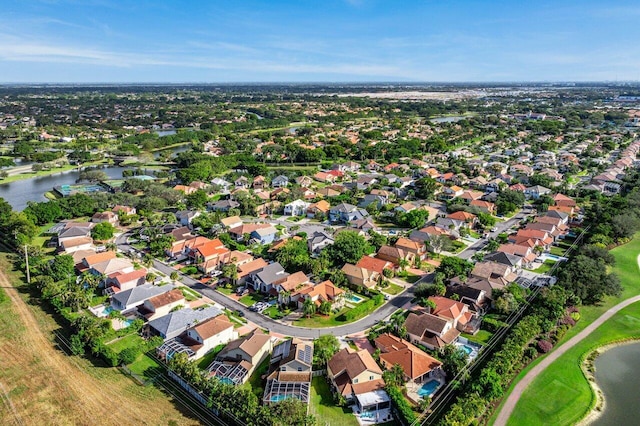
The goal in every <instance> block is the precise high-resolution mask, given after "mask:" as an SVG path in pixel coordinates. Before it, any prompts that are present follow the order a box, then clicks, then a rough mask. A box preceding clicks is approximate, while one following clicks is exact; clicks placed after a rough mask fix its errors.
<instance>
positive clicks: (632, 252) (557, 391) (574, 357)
mask: <svg viewBox="0 0 640 426" xmlns="http://www.w3.org/2000/svg"><path fill="white" fill-rule="evenodd" d="M611 253H612V254H613V255H614V256H615V258H616V265H615V266H614V270H615V272H616V273H617V274H618V276H619V277H620V280H621V282H622V285H623V287H624V291H623V293H622V296H621V297H619V298H613V297H608V298H607V299H605V301H604V302H603V303H602V304H601V305H600V306H584V307H581V308H580V313H581V316H582V319H581V320H580V321H578V323H577V324H576V326H575V327H573V328H572V329H571V330H569V332H567V334H566V336H565V337H564V339H563V340H561V341H560V342H559V343H558V345H559V344H561V343H563V342H565V341H567V340H568V339H570V338H571V337H573V336H575V335H576V334H577V333H579V332H580V331H581V330H583V329H584V328H585V327H586V326H588V325H589V324H590V323H592V322H593V321H594V320H595V319H596V318H598V317H599V316H600V315H602V314H603V313H604V312H605V311H606V310H607V309H609V308H611V307H612V306H614V305H616V304H617V303H619V302H621V301H622V300H625V299H628V298H630V297H632V296H634V295H637V294H639V293H640V279H638V278H639V276H638V275H639V270H638V262H637V256H638V254H639V253H640V234H636V236H635V237H634V239H633V240H632V241H631V242H629V243H628V244H625V245H623V246H620V247H616V248H615V249H613V250H612V251H611ZM639 324H640V304H638V303H636V304H633V305H631V306H629V307H627V308H625V309H623V310H622V311H620V312H618V313H617V314H616V315H614V316H613V317H612V318H611V319H609V320H608V321H606V322H605V323H604V324H603V325H602V326H600V327H599V328H598V329H596V331H595V332H593V333H592V334H591V335H590V336H589V337H588V338H587V339H585V340H583V341H582V342H580V343H579V344H577V345H576V346H575V347H573V348H571V349H570V350H569V351H567V352H566V353H565V354H563V355H562V356H561V357H560V358H558V360H556V361H555V362H553V363H552V364H551V365H550V366H549V367H548V368H547V369H546V370H544V371H543V372H542V373H541V374H540V375H539V376H538V377H537V378H536V379H535V380H534V381H533V382H532V383H531V384H530V385H529V386H528V387H527V389H526V390H525V392H523V394H522V395H521V397H520V400H519V401H518V404H517V405H516V407H515V410H514V412H513V414H512V416H511V417H510V419H509V424H514V425H515V424H517V425H528V424H530V425H534V424H541V422H542V423H546V422H548V420H549V419H550V418H554V419H557V421H556V422H554V424H571V423H574V422H576V421H578V420H579V419H580V418H582V417H583V416H584V415H585V414H586V412H587V410H588V408H589V407H590V404H591V402H592V401H593V398H594V396H593V393H592V391H591V388H590V387H589V384H588V382H587V380H586V378H585V377H584V375H583V374H582V371H581V369H580V359H581V357H582V356H583V355H585V354H587V353H589V352H590V351H591V350H593V349H595V348H597V347H599V346H602V345H605V344H607V343H610V342H614V341H617V340H621V339H629V338H640V327H638V325H639ZM558 345H556V347H557V346H558ZM542 359H543V358H538V360H536V361H535V362H533V363H531V364H530V365H529V366H528V367H527V368H525V369H524V370H523V371H522V372H521V373H520V374H519V375H518V376H517V377H516V379H515V380H514V381H513V383H512V385H511V387H510V388H509V390H508V391H507V392H505V398H506V395H508V394H509V393H510V392H511V391H512V389H513V387H514V386H515V384H516V383H517V382H518V381H520V380H521V379H522V378H523V377H524V375H525V374H526V373H527V372H528V371H529V370H530V369H531V368H533V366H535V365H536V364H537V363H538V362H539V361H540V360H542ZM562 389H564V391H563V390H562ZM550 395H553V397H550ZM498 412H499V410H496V412H495V413H494V417H492V419H491V421H490V424H492V423H493V421H495V415H497V413H498Z"/></svg>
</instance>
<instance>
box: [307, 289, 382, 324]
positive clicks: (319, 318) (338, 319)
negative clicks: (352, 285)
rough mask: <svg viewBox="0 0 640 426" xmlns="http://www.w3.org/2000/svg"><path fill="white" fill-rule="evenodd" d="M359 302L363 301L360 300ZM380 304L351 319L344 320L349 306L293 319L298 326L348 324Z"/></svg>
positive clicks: (367, 313)
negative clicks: (331, 311) (339, 309)
mask: <svg viewBox="0 0 640 426" xmlns="http://www.w3.org/2000/svg"><path fill="white" fill-rule="evenodd" d="M358 297H362V298H364V296H362V295H358ZM361 303H364V301H363V302H361ZM380 306H382V305H378V306H376V307H374V308H372V309H368V310H365V311H363V312H362V314H361V315H359V316H358V317H356V318H354V319H353V320H351V321H346V320H345V318H344V315H343V314H344V313H346V312H347V311H349V310H350V309H351V308H343V309H342V310H341V311H339V312H337V313H332V314H331V315H328V316H325V315H319V314H316V315H314V316H312V317H311V318H307V317H305V316H303V317H302V318H300V319H298V320H296V321H295V325H297V326H298V327H309V328H324V327H336V326H339V325H344V324H349V323H351V322H356V321H358V320H360V319H362V318H364V317H366V316H367V315H369V314H370V313H371V312H373V311H375V310H376V309H378V308H379V307H380Z"/></svg>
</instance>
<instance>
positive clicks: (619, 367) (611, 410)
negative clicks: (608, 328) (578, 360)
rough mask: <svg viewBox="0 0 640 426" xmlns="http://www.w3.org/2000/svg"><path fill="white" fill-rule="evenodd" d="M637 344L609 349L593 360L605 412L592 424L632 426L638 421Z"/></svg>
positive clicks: (639, 348) (639, 355)
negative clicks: (602, 395)
mask: <svg viewBox="0 0 640 426" xmlns="http://www.w3.org/2000/svg"><path fill="white" fill-rule="evenodd" d="M638 360H640V343H632V344H628V345H623V346H617V347H615V348H612V349H609V350H608V351H606V352H605V353H603V354H602V355H600V356H599V357H598V358H596V361H595V367H596V374H595V376H596V383H597V384H598V386H600V388H601V389H602V392H603V394H604V400H605V410H604V412H603V413H602V415H601V416H600V417H599V418H598V419H597V420H596V421H594V422H593V423H591V424H592V425H598V426H605V425H632V424H638V423H636V421H638V419H639V418H640V404H638V395H640V369H639V368H638Z"/></svg>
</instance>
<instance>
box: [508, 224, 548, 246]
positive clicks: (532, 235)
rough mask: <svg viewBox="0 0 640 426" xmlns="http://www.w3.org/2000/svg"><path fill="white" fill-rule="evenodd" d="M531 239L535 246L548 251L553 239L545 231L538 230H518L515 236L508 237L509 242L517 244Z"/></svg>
mask: <svg viewBox="0 0 640 426" xmlns="http://www.w3.org/2000/svg"><path fill="white" fill-rule="evenodd" d="M529 239H532V240H534V241H535V242H536V245H538V246H540V247H542V248H544V249H545V250H548V249H549V248H550V247H551V244H553V237H552V236H550V235H549V233H547V232H546V231H542V230H538V229H520V230H518V232H517V233H516V234H515V235H510V236H509V242H511V243H514V244H519V243H521V242H522V241H526V240H529Z"/></svg>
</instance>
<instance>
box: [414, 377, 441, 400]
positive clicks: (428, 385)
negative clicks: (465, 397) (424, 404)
mask: <svg viewBox="0 0 640 426" xmlns="http://www.w3.org/2000/svg"><path fill="white" fill-rule="evenodd" d="M438 387H440V382H439V381H437V380H429V381H428V382H425V383H423V384H422V386H420V389H418V395H419V396H421V397H423V398H424V397H427V396H431V395H433V394H434V393H435V392H436V390H438Z"/></svg>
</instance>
